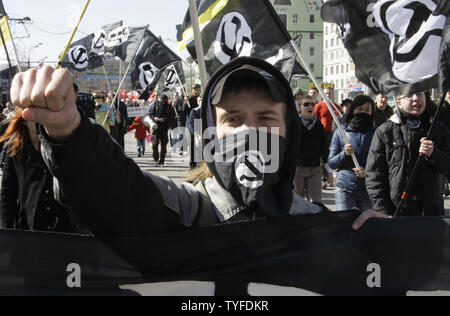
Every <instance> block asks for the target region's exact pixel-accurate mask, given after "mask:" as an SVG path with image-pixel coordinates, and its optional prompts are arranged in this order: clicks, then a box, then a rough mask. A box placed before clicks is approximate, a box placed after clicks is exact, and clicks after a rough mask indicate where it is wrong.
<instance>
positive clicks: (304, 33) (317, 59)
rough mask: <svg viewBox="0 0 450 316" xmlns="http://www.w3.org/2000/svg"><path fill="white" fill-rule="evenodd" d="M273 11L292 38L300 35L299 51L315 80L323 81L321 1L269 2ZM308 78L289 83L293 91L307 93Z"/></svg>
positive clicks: (274, 0)
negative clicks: (300, 89) (297, 89)
mask: <svg viewBox="0 0 450 316" xmlns="http://www.w3.org/2000/svg"><path fill="white" fill-rule="evenodd" d="M271 3H272V4H273V7H274V8H275V11H276V12H277V14H278V16H279V17H280V19H281V21H282V22H283V23H284V25H285V26H286V29H287V30H288V31H289V33H290V34H291V36H292V38H295V37H296V36H298V35H301V37H302V38H301V42H300V51H301V52H302V54H303V56H304V57H305V59H306V60H307V62H308V63H309V66H310V68H311V70H312V71H313V72H314V74H315V76H316V78H317V80H318V81H319V82H320V83H322V81H323V43H324V41H323V21H322V18H321V17H320V10H321V8H322V3H323V1H321V0H318V1H312V0H271ZM310 84H311V80H310V79H309V78H305V79H300V80H297V81H293V82H291V86H292V88H293V89H295V88H297V87H299V88H302V90H303V91H307V90H308V89H309V87H310Z"/></svg>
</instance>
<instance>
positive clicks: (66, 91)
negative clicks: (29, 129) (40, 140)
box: [11, 66, 81, 141]
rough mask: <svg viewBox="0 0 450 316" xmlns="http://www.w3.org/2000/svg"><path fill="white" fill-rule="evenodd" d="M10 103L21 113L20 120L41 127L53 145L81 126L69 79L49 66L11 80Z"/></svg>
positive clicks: (32, 70)
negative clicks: (34, 123) (18, 108)
mask: <svg viewBox="0 0 450 316" xmlns="http://www.w3.org/2000/svg"><path fill="white" fill-rule="evenodd" d="M11 100H12V102H13V104H14V105H16V106H18V107H20V108H22V109H24V111H23V114H22V117H23V118H24V119H25V120H27V121H32V122H36V123H40V124H42V125H44V127H45V129H46V131H47V134H48V135H49V136H50V137H51V138H52V139H53V140H55V141H64V140H65V139H67V138H68V137H70V136H71V135H72V133H73V132H74V131H75V130H76V129H77V127H78V126H79V125H80V121H81V116H80V113H79V112H78V110H77V107H76V105H75V92H74V90H73V80H72V75H71V74H70V73H69V72H68V71H67V70H64V69H60V70H55V69H53V68H52V67H50V66H44V67H43V68H41V69H30V70H28V71H27V72H22V73H19V74H17V75H16V76H15V77H14V80H13V83H12V86H11Z"/></svg>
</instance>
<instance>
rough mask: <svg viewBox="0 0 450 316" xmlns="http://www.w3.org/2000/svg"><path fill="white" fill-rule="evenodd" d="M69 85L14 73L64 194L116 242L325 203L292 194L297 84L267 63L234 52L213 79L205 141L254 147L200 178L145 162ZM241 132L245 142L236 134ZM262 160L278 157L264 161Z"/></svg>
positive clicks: (221, 150)
mask: <svg viewBox="0 0 450 316" xmlns="http://www.w3.org/2000/svg"><path fill="white" fill-rule="evenodd" d="M36 72H39V73H38V74H36ZM71 85H72V79H71V75H70V73H69V72H68V71H66V70H53V69H52V68H51V67H47V66H44V68H42V69H39V70H31V71H29V72H26V73H20V74H19V75H16V77H15V78H14V82H13V86H12V90H11V95H12V99H13V101H14V104H16V105H18V106H20V107H22V108H26V109H25V111H24V112H23V117H24V118H25V119H27V120H30V121H33V122H37V123H39V124H41V125H40V126H39V134H40V138H41V140H42V142H43V144H42V146H41V147H42V150H43V152H42V155H43V157H44V159H45V160H46V162H47V164H48V165H49V167H50V169H51V171H52V173H53V175H54V176H55V177H56V178H57V179H58V183H59V187H58V188H59V191H58V195H57V196H58V199H59V200H60V201H61V202H62V203H63V204H65V205H66V204H67V205H68V206H69V207H70V208H71V209H72V210H74V211H75V212H76V213H77V214H78V215H79V216H80V218H81V219H82V220H83V222H85V223H86V225H88V227H89V228H90V229H91V230H92V231H93V232H94V234H95V235H96V237H98V238H99V239H101V240H103V241H104V242H106V243H107V244H108V245H110V246H111V247H112V248H113V249H115V248H114V247H115V245H116V244H115V243H114V241H113V239H114V238H115V237H119V238H121V240H126V239H127V237H130V236H133V237H138V238H139V237H143V238H144V237H145V236H154V235H157V234H161V233H164V232H173V231H179V230H183V229H187V228H188V227H201V226H210V225H214V224H219V223H234V222H237V221H242V220H249V221H252V220H255V219H257V218H264V217H273V216H275V217H276V216H286V215H300V214H314V213H319V212H323V211H326V210H325V209H324V208H323V207H321V206H318V205H315V204H311V203H309V202H307V201H305V200H304V199H302V198H301V197H299V196H298V195H296V194H295V193H294V192H293V191H294V184H293V183H294V176H295V169H296V164H297V155H298V150H297V148H298V143H299V142H298V137H299V136H300V134H299V116H298V112H297V109H296V108H295V102H294V100H293V97H292V92H291V90H290V86H289V83H288V82H287V80H286V79H285V77H284V76H283V74H282V73H281V72H279V71H278V70H277V69H276V68H274V67H273V66H272V65H270V64H268V63H267V62H265V61H262V60H258V59H253V58H247V57H241V58H236V59H235V60H233V61H232V62H231V63H229V64H227V65H225V66H223V67H222V68H221V69H219V70H218V71H217V73H216V74H215V75H214V76H213V77H212V78H211V80H210V82H209V85H208V87H207V88H206V89H205V94H204V99H203V105H202V108H201V109H202V112H201V113H202V121H203V130H204V132H205V138H207V140H205V141H204V145H205V147H211V148H210V149H211V152H213V151H214V150H213V149H214V148H215V149H216V150H215V153H214V158H216V157H218V158H219V157H220V156H221V155H225V156H226V154H227V153H229V154H231V155H233V154H234V152H235V151H234V149H238V148H237V147H240V145H245V146H250V147H254V148H255V151H254V152H251V153H246V155H244V156H242V157H234V158H233V157H231V158H233V159H231V161H227V160H224V159H210V158H211V157H208V160H207V161H206V165H204V166H205V167H204V170H203V171H204V172H203V173H202V174H201V176H197V177H195V180H196V182H197V185H195V186H194V185H191V184H187V183H185V184H182V185H176V184H175V183H174V182H172V181H171V180H169V179H167V178H161V177H158V176H155V175H152V174H149V173H146V172H144V171H142V170H141V169H139V167H138V166H137V165H136V163H135V162H134V161H133V160H132V159H129V158H127V157H126V156H125V155H124V153H123V152H122V150H121V149H120V147H119V146H118V145H117V144H116V143H115V142H114V141H112V140H111V138H110V137H109V135H108V134H107V133H106V132H105V131H104V129H102V128H101V127H100V126H98V125H95V124H94V125H93V124H92V123H91V122H90V121H89V120H87V119H86V117H83V116H82V115H81V114H80V112H79V111H78V110H77V108H76V106H75V102H74V96H73V89H72V87H71ZM69 86H70V89H69ZM33 87H36V89H35V90H33V89H32V88H33ZM47 87H51V88H49V89H47ZM31 91H33V94H32V93H31ZM256 132H257V133H256ZM253 133H256V134H257V135H259V133H261V138H259V139H260V140H261V141H259V142H254V141H252V142H250V141H249V140H250V139H251V138H250V137H247V135H248V136H251V135H250V134H253ZM264 134H265V135H266V136H270V137H271V138H270V139H271V140H272V139H274V144H273V146H275V145H276V144H277V145H278V150H273V151H270V152H268V153H267V155H268V157H264V155H263V153H261V152H260V151H258V149H260V150H261V149H262V148H260V146H266V147H268V146H269V145H270V144H269V140H268V138H264V137H262V136H264ZM206 135H207V136H208V137H206ZM208 139H209V141H208ZM235 139H238V140H239V139H240V140H241V141H242V142H235V141H230V142H228V141H229V140H235ZM275 140H276V141H275ZM228 146H231V147H228ZM270 147H272V146H270ZM228 149H229V150H228ZM266 149H267V148H266ZM205 151H206V152H208V150H205ZM258 152H259V153H260V154H261V155H259V154H258ZM250 156H251V157H250ZM86 157H89V158H90V159H86ZM238 158H242V159H238ZM253 158H256V159H253ZM263 158H265V159H264V160H265V161H266V162H271V160H273V163H272V164H268V165H267V166H266V164H265V163H264V166H265V167H264V168H262V159H263ZM266 159H267V160H266ZM277 159H278V160H277ZM258 161H259V162H258ZM249 165H250V166H252V165H253V167H255V168H256V170H258V171H256V170H255V169H254V168H253V167H248V166H249ZM252 170H253V171H254V172H253V171H252ZM252 173H254V174H253V175H252ZM262 174H263V175H264V177H261V175H262ZM93 175H95V176H93ZM102 179H105V180H106V179H107V181H102ZM99 181H101V185H102V190H101V195H102V198H99V196H98V194H99V190H98V187H99V185H100V184H99ZM125 184H126V185H125ZM117 196H120V197H121V198H120V199H117V198H116V197H117ZM130 205H133V207H131V208H130ZM371 217H385V215H383V214H379V213H377V212H368V213H367V214H363V215H362V216H361V217H360V218H359V219H358V220H357V221H356V222H355V224H354V227H353V228H354V229H359V228H360V227H361V225H362V224H363V223H364V222H365V221H366V220H367V219H369V218H371ZM132 240H134V239H130V242H132ZM116 250H117V249H116ZM117 251H119V252H120V250H117ZM138 252H139V253H140V251H138ZM138 252H136V251H134V252H133V251H131V252H128V254H127V256H126V259H129V260H131V261H133V260H134V259H136V260H139V259H138V258H136V257H134V255H136V254H137V255H138ZM130 257H132V258H131V259H130Z"/></svg>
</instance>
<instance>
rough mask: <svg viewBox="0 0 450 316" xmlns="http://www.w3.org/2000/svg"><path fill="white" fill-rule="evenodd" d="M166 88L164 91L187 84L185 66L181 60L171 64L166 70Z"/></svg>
mask: <svg viewBox="0 0 450 316" xmlns="http://www.w3.org/2000/svg"><path fill="white" fill-rule="evenodd" d="M163 77H164V88H163V89H162V92H165V91H168V90H172V89H174V88H176V87H179V86H184V85H185V84H186V79H185V77H184V72H183V67H182V66H181V62H177V63H175V64H173V65H170V66H169V67H167V68H166V70H165V71H164V76H163Z"/></svg>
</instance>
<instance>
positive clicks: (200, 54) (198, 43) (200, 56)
mask: <svg viewBox="0 0 450 316" xmlns="http://www.w3.org/2000/svg"><path fill="white" fill-rule="evenodd" d="M189 12H190V14H191V22H192V30H193V31H194V42H195V51H196V53H197V62H198V66H199V68H200V77H201V81H202V86H203V89H205V88H206V85H207V84H208V76H207V73H206V64H205V54H204V50H203V42H202V37H201V34H200V24H199V23H198V11H197V4H196V3H195V0H189Z"/></svg>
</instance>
